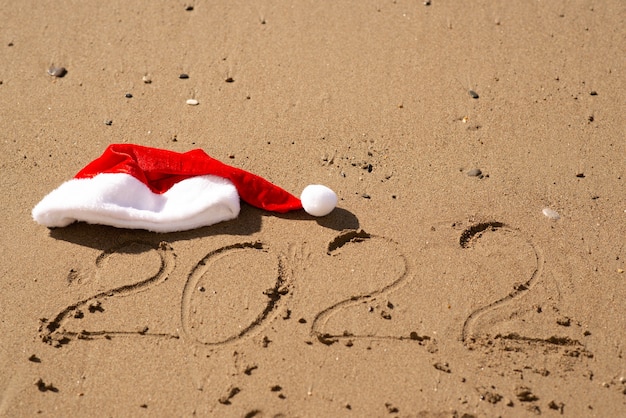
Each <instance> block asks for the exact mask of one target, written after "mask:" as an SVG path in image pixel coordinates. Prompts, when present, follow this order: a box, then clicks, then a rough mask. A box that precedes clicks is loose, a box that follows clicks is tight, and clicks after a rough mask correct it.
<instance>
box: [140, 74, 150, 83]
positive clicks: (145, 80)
mask: <svg viewBox="0 0 626 418" xmlns="http://www.w3.org/2000/svg"><path fill="white" fill-rule="evenodd" d="M142 80H143V82H144V83H145V84H150V83H152V79H151V78H150V77H148V76H147V75H144V76H143V78H142Z"/></svg>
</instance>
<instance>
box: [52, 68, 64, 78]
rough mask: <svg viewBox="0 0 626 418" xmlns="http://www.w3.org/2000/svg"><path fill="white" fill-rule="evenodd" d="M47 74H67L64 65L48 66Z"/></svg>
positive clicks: (53, 75)
mask: <svg viewBox="0 0 626 418" xmlns="http://www.w3.org/2000/svg"><path fill="white" fill-rule="evenodd" d="M48 74H49V75H51V76H52V77H59V78H61V77H64V76H65V74H67V70H66V69H65V67H55V66H52V67H50V68H48Z"/></svg>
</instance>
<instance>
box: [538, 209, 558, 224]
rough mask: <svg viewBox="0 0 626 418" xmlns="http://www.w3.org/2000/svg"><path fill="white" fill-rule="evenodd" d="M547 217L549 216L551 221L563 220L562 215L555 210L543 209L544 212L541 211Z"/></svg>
mask: <svg viewBox="0 0 626 418" xmlns="http://www.w3.org/2000/svg"><path fill="white" fill-rule="evenodd" d="M541 212H542V213H543V214H544V215H545V216H547V217H548V218H550V219H554V220H555V221H557V220H559V219H561V215H559V213H558V212H557V211H555V210H554V209H550V208H543V210H542V211H541Z"/></svg>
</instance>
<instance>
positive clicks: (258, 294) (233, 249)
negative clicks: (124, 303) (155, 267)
mask: <svg viewBox="0 0 626 418" xmlns="http://www.w3.org/2000/svg"><path fill="white" fill-rule="evenodd" d="M268 259H270V260H271V261H270V262H267V260H268ZM250 266H254V269H252V270H251V269H250ZM216 272H220V273H219V274H218V273H216ZM250 287H252V288H255V287H256V288H257V290H256V291H250ZM290 291H291V276H290V275H286V274H285V260H284V259H283V258H282V257H275V256H274V255H273V254H271V253H270V251H269V249H268V248H267V246H264V245H263V244H262V243H260V242H246V243H237V244H233V245H228V246H225V247H222V248H219V249H217V250H214V251H211V252H210V253H208V254H207V255H206V256H205V257H203V258H202V259H201V260H200V261H199V262H198V263H197V264H196V265H195V267H194V268H193V269H192V271H191V272H190V273H189V277H188V279H187V282H186V283H185V288H184V289H183V297H182V303H181V321H182V325H183V326H182V329H183V332H184V335H185V339H186V340H189V341H193V342H195V343H197V344H201V345H205V346H219V345H224V344H228V343H234V342H237V341H239V340H241V339H243V338H245V337H249V336H252V335H254V334H256V332H258V331H259V330H260V329H261V328H262V326H263V324H265V323H266V322H268V321H270V320H272V319H273V318H274V317H275V316H276V313H277V309H276V308H277V307H278V305H279V304H280V303H281V301H283V300H284V298H285V297H287V295H289V293H290ZM255 307H260V308H261V311H260V312H258V311H257V309H255ZM250 308H252V309H250ZM255 312H258V313H255Z"/></svg>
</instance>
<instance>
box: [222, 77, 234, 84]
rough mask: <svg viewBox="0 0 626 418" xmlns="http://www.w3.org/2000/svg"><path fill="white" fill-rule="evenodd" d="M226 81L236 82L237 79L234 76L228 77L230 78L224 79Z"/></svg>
mask: <svg viewBox="0 0 626 418" xmlns="http://www.w3.org/2000/svg"><path fill="white" fill-rule="evenodd" d="M224 81H226V82H227V83H232V82H234V81H235V79H234V78H232V77H228V78H227V79H226V80H224Z"/></svg>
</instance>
